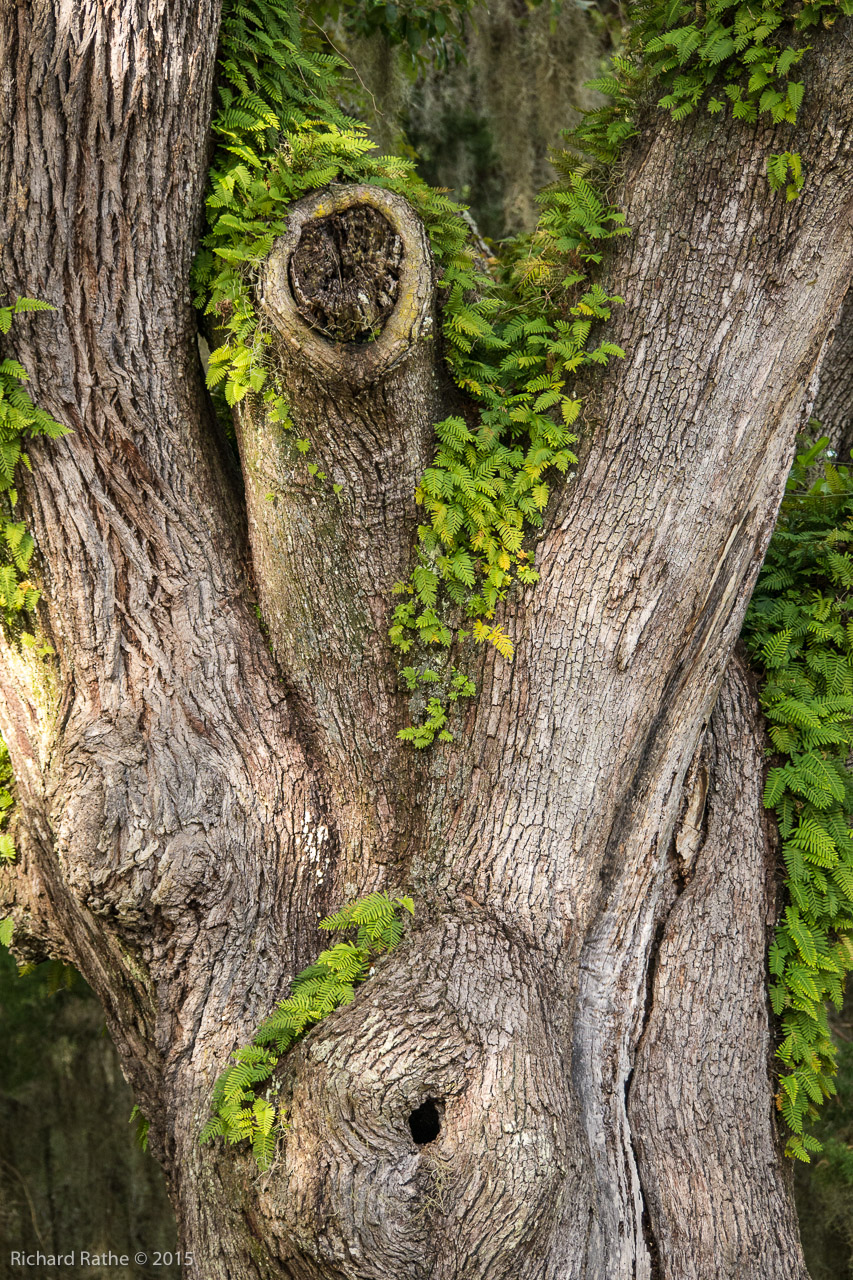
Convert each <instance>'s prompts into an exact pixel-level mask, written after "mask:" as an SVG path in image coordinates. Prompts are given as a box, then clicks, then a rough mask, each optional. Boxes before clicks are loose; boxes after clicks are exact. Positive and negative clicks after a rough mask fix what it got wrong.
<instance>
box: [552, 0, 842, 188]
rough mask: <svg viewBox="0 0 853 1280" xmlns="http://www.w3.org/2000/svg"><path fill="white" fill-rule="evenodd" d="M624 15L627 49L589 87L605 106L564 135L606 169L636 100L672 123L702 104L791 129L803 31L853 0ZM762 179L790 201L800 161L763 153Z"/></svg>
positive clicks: (642, 8)
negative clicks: (650, 103)
mask: <svg viewBox="0 0 853 1280" xmlns="http://www.w3.org/2000/svg"><path fill="white" fill-rule="evenodd" d="M629 13H630V18H631V21H630V25H629V27H628V30H627V32H626V41H625V47H624V49H623V50H622V52H621V53H620V54H619V55H618V56H617V57H615V58H614V59H613V61H612V64H611V68H610V74H609V75H607V76H604V77H602V78H601V79H598V80H594V81H591V82H590V85H591V87H593V88H596V89H598V90H600V92H602V93H605V94H607V95H608V97H609V98H610V101H609V103H608V104H607V105H606V106H604V107H603V108H601V109H599V110H597V111H592V112H589V113H588V114H587V115H586V116H585V118H584V121H583V122H582V124H581V126H580V127H579V128H578V129H577V130H576V131H575V133H574V134H572V135H571V141H572V143H573V145H574V147H575V148H577V149H579V150H580V151H582V152H584V153H586V154H591V155H594V156H595V157H596V158H597V159H598V160H600V161H604V162H606V163H609V162H611V161H612V160H614V159H615V158H616V156H617V155H618V153H619V150H620V148H621V146H622V144H623V143H624V142H625V140H626V139H627V138H629V137H631V136H632V135H633V134H634V133H635V132H636V127H635V123H634V112H635V104H636V102H637V101H638V99H639V98H641V97H644V98H648V97H653V98H655V99H656V100H657V105H658V106H659V107H661V108H663V109H664V110H666V111H669V112H670V113H671V114H672V116H673V118H674V119H675V120H683V119H684V118H685V117H686V116H688V115H690V114H691V113H692V112H693V111H695V110H696V109H697V108H699V107H704V109H705V110H707V111H708V112H710V114H711V115H724V114H725V113H726V112H730V113H731V115H732V117H733V118H734V119H736V120H744V121H747V122H749V123H755V122H757V121H759V120H761V119H762V118H766V120H767V121H768V122H772V123H774V124H780V123H782V122H787V123H789V124H794V123H796V120H797V116H798V113H799V109H800V106H801V104H802V101H803V97H804V93H805V85H804V83H803V81H802V80H801V79H800V78H799V66H800V63H801V62H802V59H803V57H804V56H805V54H806V52H807V51H808V49H809V44H808V35H809V31H810V29H811V28H813V27H815V26H816V25H817V24H819V23H820V24H822V25H824V26H829V25H831V24H832V23H833V22H834V21H835V20H836V19H837V18H839V17H841V16H848V17H849V16H850V15H851V14H853V0H812V2H811V3H808V2H807V3H801V2H800V0H753V2H752V3H743V2H742V0H707V2H706V3H704V4H701V5H699V4H694V3H692V0H691V2H690V3H688V2H687V0H640V2H639V3H636V4H634V5H632V6H631V8H630V11H629ZM661 90H663V92H662V93H661ZM767 173H768V177H769V180H770V184H771V186H772V187H773V188H774V190H780V189H781V188H783V187H785V189H786V193H787V197H788V199H789V200H792V199H795V198H796V196H797V195H798V194H799V192H800V189H801V188H802V183H803V177H802V172H801V165H800V157H799V156H798V155H796V154H792V153H791V152H784V153H783V154H782V155H771V156H768V159H767Z"/></svg>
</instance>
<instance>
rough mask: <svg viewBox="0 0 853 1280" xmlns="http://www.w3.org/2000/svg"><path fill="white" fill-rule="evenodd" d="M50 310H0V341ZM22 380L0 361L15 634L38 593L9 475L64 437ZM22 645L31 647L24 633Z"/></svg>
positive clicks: (24, 305) (4, 585)
mask: <svg viewBox="0 0 853 1280" xmlns="http://www.w3.org/2000/svg"><path fill="white" fill-rule="evenodd" d="M52 310H53V308H52V307H51V306H49V304H48V303H46V302H39V301H38V300H37V299H35V298H18V300H17V301H16V302H15V303H14V304H12V305H11V306H0V335H5V334H7V333H8V332H9V330H10V328H11V327H12V321H13V318H14V317H15V316H16V315H20V314H21V313H22V312H26V311H52ZM27 380H28V379H27V373H26V370H25V369H24V368H23V367H22V366H21V365H20V364H18V362H17V361H16V360H9V359H5V360H4V359H0V615H1V616H2V618H3V620H4V621H5V624H6V626H7V627H11V628H13V629H14V630H15V631H16V632H18V633H20V621H21V616H22V614H24V613H25V612H26V611H28V610H32V609H34V608H35V606H36V604H37V602H38V598H39V594H40V593H39V591H38V590H37V588H36V587H34V586H33V584H32V583H31V582H30V580H29V578H28V576H27V570H28V568H29V564H30V560H31V559H32V554H33V551H34V550H35V543H34V542H33V539H32V537H31V535H30V534H29V533H28V532H27V528H26V525H25V524H24V522H23V521H22V520H16V519H15V507H16V505H17V502H18V491H17V489H16V487H15V473H16V471H17V469H18V466H19V465H20V466H24V467H26V468H27V469H29V467H30V460H29V458H28V457H27V454H26V453H25V451H24V442H25V441H26V440H27V439H32V438H33V437H34V436H48V437H50V438H51V439H56V438H57V437H58V436H63V435H66V434H67V432H68V428H67V427H63V426H62V425H61V423H59V422H55V421H54V419H53V418H51V416H50V414H48V413H45V411H44V410H43V409H38V408H36V406H35V405H34V404H33V402H32V400H31V398H30V396H29V394H28V392H27V390H26V388H25V386H24V383H25V382H27ZM26 639H27V640H29V641H30V643H32V642H33V637H32V636H31V635H30V634H29V633H26ZM0 856H2V854H0Z"/></svg>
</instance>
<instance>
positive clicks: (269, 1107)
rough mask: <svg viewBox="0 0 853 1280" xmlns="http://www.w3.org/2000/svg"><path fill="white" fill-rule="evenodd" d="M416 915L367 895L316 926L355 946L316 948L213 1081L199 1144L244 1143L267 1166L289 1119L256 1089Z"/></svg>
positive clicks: (409, 905) (403, 903) (383, 897)
mask: <svg viewBox="0 0 853 1280" xmlns="http://www.w3.org/2000/svg"><path fill="white" fill-rule="evenodd" d="M414 910H415V908H414V903H413V902H412V900H411V898H406V897H402V898H389V897H388V895H387V894H385V893H370V894H368V895H367V897H365V898H360V899H358V901H357V902H350V903H347V905H346V906H344V907H342V908H341V909H340V911H336V912H335V913H334V915H331V916H327V917H326V919H325V920H321V921H320V928H321V929H325V930H327V931H329V932H338V931H342V932H346V931H348V930H353V929H355V930H356V936H355V941H354V942H337V943H335V944H334V946H332V947H329V948H328V950H326V951H321V953H320V955H319V956H318V957H317V959H316V961H315V962H314V964H312V965H309V966H308V968H307V969H303V970H302V972H301V973H299V974H297V975H296V977H295V978H294V979H293V982H292V983H291V994H290V996H289V997H288V999H286V1000H282V1001H281V1002H280V1003H279V1004H278V1005H277V1006H276V1008H275V1010H274V1011H273V1012H272V1013H271V1014H270V1016H269V1017H268V1018H267V1019H266V1020H265V1021H264V1022H262V1023H261V1025H260V1026H259V1027H258V1030H257V1031H256V1032H255V1036H254V1039H253V1040H252V1043H251V1044H248V1045H244V1046H242V1047H241V1048H239V1049H237V1050H236V1051H235V1052H234V1054H233V1058H234V1066H232V1067H228V1069H227V1070H226V1071H224V1072H223V1074H222V1075H221V1076H220V1077H219V1080H218V1081H217V1083H216V1087H215V1089H214V1093H213V1107H214V1110H215V1115H213V1116H212V1117H211V1119H210V1120H209V1121H208V1122H207V1124H206V1125H205V1126H204V1129H203V1130H202V1133H201V1141H202V1142H209V1141H210V1140H211V1139H212V1138H216V1137H222V1138H225V1139H226V1140H227V1141H228V1142H232V1143H234V1142H244V1141H249V1142H251V1144H252V1152H253V1154H254V1157H255V1160H256V1161H257V1163H258V1166H259V1167H260V1168H261V1169H267V1168H269V1166H270V1164H271V1163H272V1160H273V1156H274V1155H275V1144H276V1138H277V1136H278V1134H280V1133H282V1132H284V1131H286V1129H287V1117H286V1114H285V1111H284V1109H283V1108H282V1107H279V1108H278V1110H276V1107H275V1104H274V1103H273V1102H272V1101H271V1098H270V1096H269V1095H270V1094H271V1092H272V1090H271V1089H268V1090H267V1094H266V1095H261V1096H259V1095H258V1093H257V1089H258V1086H259V1085H262V1084H264V1082H265V1081H267V1080H269V1078H270V1076H271V1075H272V1073H273V1071H274V1070H275V1068H276V1066H277V1065H278V1062H279V1059H280V1058H281V1056H282V1055H283V1054H285V1053H286V1052H287V1050H288V1049H290V1048H291V1047H292V1046H293V1045H294V1044H295V1043H296V1042H297V1040H300V1039H301V1038H302V1036H304V1035H305V1034H306V1032H308V1031H310V1029H311V1027H313V1026H315V1025H316V1024H317V1023H318V1022H321V1021H322V1020H323V1018H325V1017H327V1016H328V1015H329V1014H330V1013H332V1011H333V1010H334V1009H338V1008H340V1007H341V1006H342V1005H346V1004H351V1003H352V1001H353V999H354V997H355V988H356V986H357V985H358V984H359V983H361V982H364V981H365V979H366V978H368V977H370V975H371V974H372V972H373V963H374V961H375V960H376V958H377V957H378V956H380V955H381V954H382V953H383V952H386V951H391V950H392V949H393V948H394V947H396V945H397V943H398V942H399V941H400V939H401V938H402V936H403V929H404V926H403V914H402V913H403V912H407V913H408V914H410V915H414Z"/></svg>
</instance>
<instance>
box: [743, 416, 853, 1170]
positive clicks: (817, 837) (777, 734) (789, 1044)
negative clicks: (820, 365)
mask: <svg viewBox="0 0 853 1280" xmlns="http://www.w3.org/2000/svg"><path fill="white" fill-rule="evenodd" d="M826 445H827V440H826V439H825V438H823V439H821V440H818V441H817V443H815V444H813V445H812V446H811V447H810V448H807V449H805V450H804V451H803V452H802V453H800V454H798V456H797V458H796V461H795V464H794V467H793V470H792V472H791V476H790V479H789V480H788V487H787V491H786V495H785V499H784V501H783V504H782V509H781V513H780V517H779V522H778V524H777V527H776V531H775V532H774V534H773V538H772V540H771V543H770V549H769V551H768V554H767V559H766V561H765V564H764V567H763V569H762V571H761V575H760V577H759V579H758V584H757V586H756V589H755V594H754V596H753V599H752V602H751V604H750V607H749V612H748V614H747V619H746V624H745V629H744V636H745V639H746V641H747V644H748V646H749V649H750V652H751V654H752V657H753V661H754V662H755V664H756V665H757V666H758V667H759V669H760V670H761V671H762V673H763V689H762V693H761V705H762V708H763V710H764V715H765V717H766V719H767V722H768V731H769V734H770V738H771V741H772V743H773V747H774V749H775V752H776V753H777V758H778V761H777V762H774V764H773V766H772V768H771V769H770V770H769V772H768V775H767V785H766V789H765V793H764V803H765V805H766V806H767V807H768V808H772V809H773V810H774V811H775V813H776V817H777V820H778V823H779V833H780V835H781V837H782V856H783V858H784V862H785V868H786V872H787V877H786V890H787V894H788V897H789V902H788V904H787V905H786V907H785V910H784V914H783V917H782V921H781V923H780V924H779V926H778V928H777V930H776V936H775V939H774V941H773V944H772V946H771V948H770V972H771V975H772V978H773V982H772V984H771V987H770V998H771V1001H772V1004H773V1009H774V1011H775V1013H776V1014H777V1015H779V1016H780V1017H781V1022H782V1031H783V1035H784V1038H783V1040H782V1043H781V1044H780V1046H779V1049H778V1051H777V1052H778V1056H779V1058H780V1060H781V1062H782V1065H783V1068H784V1070H783V1072H782V1074H781V1077H780V1081H779V1092H778V1095H777V1105H778V1106H779V1109H780V1111H781V1112H782V1115H783V1117H784V1119H785V1121H786V1123H787V1125H788V1127H789V1128H790V1130H791V1136H790V1138H789V1140H788V1154H789V1155H793V1156H796V1157H797V1158H799V1159H800V1160H805V1161H808V1159H809V1152H813V1151H819V1150H820V1149H821V1144H820V1142H819V1141H818V1140H817V1139H816V1138H815V1137H814V1136H813V1134H811V1133H810V1132H809V1131H808V1130H809V1126H810V1124H811V1122H812V1121H813V1119H814V1118H815V1116H816V1115H817V1108H818V1107H819V1105H820V1104H821V1102H823V1100H824V1099H825V1098H828V1097H829V1096H830V1095H832V1094H833V1093H835V1080H834V1077H835V1073H836V1050H835V1046H834V1045H833V1043H832V1041H831V1039H830V1032H829V1026H828V1022H827V1002H828V1001H830V1000H831V1001H832V1002H833V1003H834V1004H835V1005H836V1006H837V1007H840V1006H841V1001H842V994H843V986H844V979H845V975H846V973H847V972H848V970H849V969H850V968H851V967H853V941H851V930H853V831H851V830H850V826H849V823H850V814H851V812H853V774H851V772H850V770H849V769H848V767H847V760H848V758H849V756H850V753H851V744H853V475H851V472H850V471H849V469H848V468H846V467H838V466H835V465H833V463H832V462H831V461H829V460H828V457H827V456H826V455H825V454H824V451H825V449H826ZM818 463H821V464H822V465H821V474H820V476H819V478H818V479H817V480H814V481H813V482H811V483H810V482H809V473H810V469H812V468H814V467H815V465H816V464H818Z"/></svg>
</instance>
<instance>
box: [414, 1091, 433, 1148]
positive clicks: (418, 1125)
mask: <svg viewBox="0 0 853 1280" xmlns="http://www.w3.org/2000/svg"><path fill="white" fill-rule="evenodd" d="M439 1106H440V1103H438V1102H436V1100H435V1098H427V1100H426V1102H422V1103H421V1105H420V1106H419V1107H418V1108H417V1109H416V1110H415V1111H413V1112H412V1114H411V1115H410V1116H409V1128H410V1130H411V1132H412V1137H413V1138H414V1140H415V1142H416V1143H417V1144H418V1146H419V1147H423V1146H426V1144H427V1143H428V1142H435V1140H436V1138H437V1137H438V1135H439V1134H440V1133H441V1112H440V1111H439Z"/></svg>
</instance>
